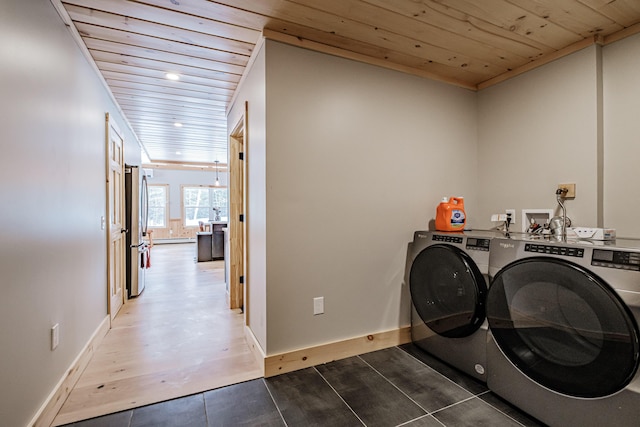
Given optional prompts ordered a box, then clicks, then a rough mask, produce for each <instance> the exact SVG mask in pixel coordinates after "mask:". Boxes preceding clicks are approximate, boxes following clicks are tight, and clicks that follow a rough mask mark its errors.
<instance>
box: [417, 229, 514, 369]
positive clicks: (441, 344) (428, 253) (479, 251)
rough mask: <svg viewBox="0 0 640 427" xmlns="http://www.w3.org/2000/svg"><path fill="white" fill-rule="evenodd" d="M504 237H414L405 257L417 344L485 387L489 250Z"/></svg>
mask: <svg viewBox="0 0 640 427" xmlns="http://www.w3.org/2000/svg"><path fill="white" fill-rule="evenodd" d="M502 235H503V234H502V233H500V232H493V231H472V232H461V233H447V232H437V231H416V232H415V233H414V238H413V242H412V243H410V244H409V250H408V252H407V267H406V277H405V282H406V283H408V284H409V289H410V291H411V301H412V310H411V338H412V341H413V343H414V344H415V345H416V346H418V347H420V348H421V349H423V350H425V351H427V352H428V353H431V354H432V355H434V356H436V357H438V358H439V359H441V360H443V361H444V362H447V363H448V364H450V365H452V366H453V367H455V368H458V369H460V370H461V371H463V372H466V373H467V374H469V375H471V376H473V377H475V378H477V379H479V380H481V381H486V370H485V366H486V345H487V343H486V340H487V322H486V317H485V298H486V294H487V286H488V283H489V280H488V276H487V272H488V263H489V249H490V245H491V240H492V239H493V238H494V237H497V236H502Z"/></svg>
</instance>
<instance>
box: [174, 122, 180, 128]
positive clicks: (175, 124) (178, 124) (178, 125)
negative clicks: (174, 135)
mask: <svg viewBox="0 0 640 427" xmlns="http://www.w3.org/2000/svg"><path fill="white" fill-rule="evenodd" d="M173 125H174V126H175V127H177V128H181V127H182V123H180V122H175V123H174V124H173Z"/></svg>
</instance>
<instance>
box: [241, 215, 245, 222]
mask: <svg viewBox="0 0 640 427" xmlns="http://www.w3.org/2000/svg"><path fill="white" fill-rule="evenodd" d="M240 222H244V215H243V214H240Z"/></svg>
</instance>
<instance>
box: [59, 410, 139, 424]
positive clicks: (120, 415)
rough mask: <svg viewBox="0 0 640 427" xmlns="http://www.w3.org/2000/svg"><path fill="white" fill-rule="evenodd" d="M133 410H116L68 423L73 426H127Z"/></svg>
mask: <svg viewBox="0 0 640 427" xmlns="http://www.w3.org/2000/svg"><path fill="white" fill-rule="evenodd" d="M131 414H133V411H123V412H116V413H115V414H109V415H105V416H102V417H96V418H91V419H89V420H84V421H78V422H77V423H74V424H68V426H73V427H129V423H130V422H131Z"/></svg>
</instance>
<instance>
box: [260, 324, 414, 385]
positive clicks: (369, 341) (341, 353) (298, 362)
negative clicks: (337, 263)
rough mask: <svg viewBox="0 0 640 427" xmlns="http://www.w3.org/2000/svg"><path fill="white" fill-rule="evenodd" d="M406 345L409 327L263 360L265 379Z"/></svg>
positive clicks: (409, 339)
mask: <svg viewBox="0 0 640 427" xmlns="http://www.w3.org/2000/svg"><path fill="white" fill-rule="evenodd" d="M408 342H411V327H409V326H405V327H402V328H399V329H393V330H391V331H385V332H377V333H374V334H370V335H365V336H361V337H357V338H351V339H347V340H343V341H336V342H332V343H329V344H322V345H318V346H314V347H309V348H305V349H302V350H294V351H290V352H286V353H280V354H276V355H273V356H267V357H265V359H264V376H265V377H267V378H268V377H273V376H276V375H280V374H284V373H287V372H292V371H297V370H298V369H304V368H310V367H312V366H315V365H320V364H323V363H328V362H332V361H334V360H340V359H346V358H347V357H353V356H357V355H360V354H364V353H369V352H372V351H376V350H382V349H385V348H389V347H394V346H397V345H401V344H406V343H408Z"/></svg>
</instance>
